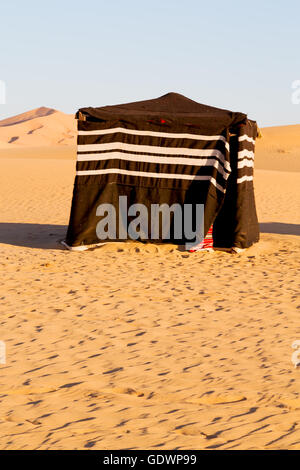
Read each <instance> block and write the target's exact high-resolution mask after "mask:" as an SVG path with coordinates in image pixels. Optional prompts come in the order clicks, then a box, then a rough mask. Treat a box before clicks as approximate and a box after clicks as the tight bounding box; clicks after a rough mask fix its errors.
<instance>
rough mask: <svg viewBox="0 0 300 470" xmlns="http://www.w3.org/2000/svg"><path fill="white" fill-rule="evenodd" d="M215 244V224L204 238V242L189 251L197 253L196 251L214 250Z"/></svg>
mask: <svg viewBox="0 0 300 470" xmlns="http://www.w3.org/2000/svg"><path fill="white" fill-rule="evenodd" d="M213 244H214V240H213V226H211V227H210V229H209V231H208V232H207V235H206V237H205V238H204V239H203V240H202V242H201V243H199V244H198V245H195V246H193V248H191V249H190V250H189V252H190V253H195V252H196V251H212V250H213Z"/></svg>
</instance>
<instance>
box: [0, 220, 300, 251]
mask: <svg viewBox="0 0 300 470" xmlns="http://www.w3.org/2000/svg"><path fill="white" fill-rule="evenodd" d="M67 228H68V227H67V226H66V225H51V224H26V223H0V243H5V244H7V245H15V246H24V247H28V248H41V249H48V250H55V249H58V250H64V247H63V246H62V245H61V244H60V243H59V242H60V240H63V239H64V238H65V236H66V233H67ZM260 231H261V233H276V234H282V235H300V225H297V224H282V223H279V222H270V223H262V224H260ZM181 248H182V251H184V250H185V248H184V247H181Z"/></svg>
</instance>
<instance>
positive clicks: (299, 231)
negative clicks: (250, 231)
mask: <svg viewBox="0 0 300 470" xmlns="http://www.w3.org/2000/svg"><path fill="white" fill-rule="evenodd" d="M259 227H260V231H261V232H262V233H277V234H279V235H300V225H297V224H282V223H280V222H270V223H266V224H259Z"/></svg>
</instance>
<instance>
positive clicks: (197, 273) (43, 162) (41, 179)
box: [0, 108, 300, 450]
mask: <svg viewBox="0 0 300 470" xmlns="http://www.w3.org/2000/svg"><path fill="white" fill-rule="evenodd" d="M42 109H44V108H42ZM45 114H46V115H43V116H40V115H39V113H38V116H37V117H34V116H35V115H33V114H31V115H30V116H31V118H30V119H26V120H24V119H23V121H22V122H20V119H19V118H18V119H17V121H18V122H13V123H11V124H10V125H5V126H3V125H2V126H1V122H0V142H3V145H2V150H1V151H0V156H1V158H0V192H1V197H0V217H1V220H0V247H1V251H0V267H1V280H0V286H1V290H0V310H1V316H0V340H2V341H5V342H6V347H7V358H6V364H3V365H0V369H1V378H0V448H1V449H89V448H92V449H158V450H160V449H300V423H299V421H300V394H299V390H300V387H299V384H300V368H298V369H295V368H294V366H293V364H292V362H291V354H292V352H293V349H292V348H291V344H292V342H293V341H294V340H297V339H300V322H299V314H300V310H299V309H300V304H299V285H298V280H299V257H300V237H299V236H300V194H299V192H300V189H299V188H300V150H299V149H300V143H299V130H300V126H286V127H285V128H277V129H276V128H269V129H264V130H263V134H264V135H265V137H264V138H265V139H266V140H265V141H263V139H262V140H261V141H260V142H258V144H257V158H256V170H255V191H256V203H257V210H258V216H259V221H260V226H261V240H260V242H259V243H258V244H256V245H254V246H253V247H251V248H250V249H248V250H246V251H245V252H243V253H241V254H239V255H232V254H229V253H226V252H222V251H215V252H214V253H187V252H184V251H181V250H180V249H178V247H176V246H172V245H164V246H161V245H147V244H141V243H135V242H128V243H111V244H107V245H105V246H103V247H101V248H97V249H95V250H92V251H88V252H83V253H78V252H68V251H66V250H64V249H63V248H62V246H61V245H60V243H59V240H61V239H63V238H64V236H65V233H66V228H67V224H68V218H69V211H70V204H71V197H72V185H73V180H74V173H75V161H74V158H75V147H74V135H75V127H74V123H73V122H71V124H68V122H69V121H70V118H69V117H68V115H63V113H59V112H53V113H50V114H47V112H45ZM32 116H33V117H32ZM66 116H67V117H66ZM27 117H28V116H27ZM21 120H22V119H21ZM37 121H38V123H39V126H43V127H41V128H40V129H36V126H37ZM47 122H49V123H50V124H49V126H48V124H46V123H47ZM59 126H61V128H59ZM72 126H73V127H72ZM292 128H293V129H292ZM34 129H36V131H34V132H32V133H30V132H31V131H33V130H34ZM62 134H64V137H63V140H60V139H61V138H62V137H61V136H62ZM12 137H18V139H15V140H14V141H13V142H12V143H11V144H9V143H8V141H9V140H11V139H12ZM11 145H13V146H14V147H11ZM7 146H9V147H7ZM272 146H273V147H272ZM0 147H1V145H0ZM66 149H67V150H66ZM276 149H277V150H276ZM279 150H280V151H279ZM53 157H55V158H53ZM286 158H287V159H288V160H285V159H286ZM283 161H285V165H283ZM287 161H288V162H289V161H292V164H291V166H289V165H288V164H287ZM272 162H273V163H274V165H273V167H272Z"/></svg>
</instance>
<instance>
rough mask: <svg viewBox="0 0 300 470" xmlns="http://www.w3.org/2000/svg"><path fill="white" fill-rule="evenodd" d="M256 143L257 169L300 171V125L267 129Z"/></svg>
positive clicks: (263, 130)
mask: <svg viewBox="0 0 300 470" xmlns="http://www.w3.org/2000/svg"><path fill="white" fill-rule="evenodd" d="M261 131H262V138H261V139H258V140H257V142H256V152H255V167H256V168H260V169H268V170H283V171H300V125H294V126H277V127H265V128H263V129H261Z"/></svg>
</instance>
